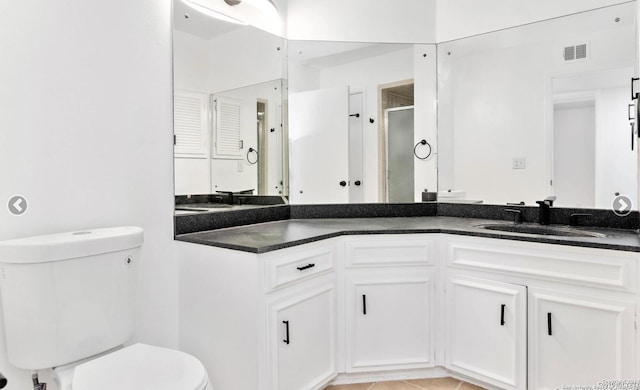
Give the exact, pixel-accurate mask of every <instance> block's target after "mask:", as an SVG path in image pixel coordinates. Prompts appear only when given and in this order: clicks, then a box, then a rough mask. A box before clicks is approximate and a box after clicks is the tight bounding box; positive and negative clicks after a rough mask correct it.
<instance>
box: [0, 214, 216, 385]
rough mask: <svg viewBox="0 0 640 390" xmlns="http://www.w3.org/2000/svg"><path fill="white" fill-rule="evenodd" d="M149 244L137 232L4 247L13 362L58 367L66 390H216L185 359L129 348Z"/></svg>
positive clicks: (47, 238)
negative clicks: (142, 262)
mask: <svg viewBox="0 0 640 390" xmlns="http://www.w3.org/2000/svg"><path fill="white" fill-rule="evenodd" d="M142 243H143V230H142V229H141V228H139V227H135V226H123V227H115V228H102V229H89V230H83V231H78V232H68V233H57V234H49V235H42V236H34V237H25V238H20V239H14V240H7V241H1V242H0V298H2V305H0V306H1V308H2V312H3V316H2V317H3V318H4V330H5V339H6V344H7V350H6V353H7V357H8V360H9V362H10V363H11V364H12V365H13V366H15V367H18V368H22V369H25V370H30V371H35V372H36V374H37V371H38V370H44V369H46V370H49V369H51V368H53V371H54V373H55V376H56V378H55V380H56V382H57V383H58V387H59V389H60V390H115V389H117V390H213V389H212V388H211V386H210V384H209V380H208V377H207V373H206V371H205V369H204V367H203V365H202V363H200V361H198V359H196V358H195V357H193V356H191V355H189V354H187V353H185V352H180V351H176V350H171V349H167V348H161V347H155V346H151V345H146V344H134V345H131V346H128V347H124V348H122V345H124V344H125V343H127V342H129V341H130V340H131V337H132V336H133V334H134V328H135V308H136V292H137V285H138V274H139V271H140V259H141V257H142V252H141V247H142ZM34 313H36V314H37V315H34ZM34 319H37V320H34Z"/></svg>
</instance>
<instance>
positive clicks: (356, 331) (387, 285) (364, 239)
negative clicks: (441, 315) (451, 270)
mask: <svg viewBox="0 0 640 390" xmlns="http://www.w3.org/2000/svg"><path fill="white" fill-rule="evenodd" d="M434 262H435V256H434V241H433V239H432V238H431V237H429V236H425V235H422V236H419V235H382V236H380V235H371V236H352V237H346V238H345V245H344V267H345V268H344V280H345V294H344V299H345V305H344V307H345V323H346V335H345V339H346V351H345V352H346V359H345V360H346V372H348V373H355V372H363V371H366V372H371V371H385V370H395V369H409V368H424V367H432V366H434V349H433V315H434V309H433V307H434V303H435V302H434V301H435V300H434V278H435V273H434V264H435V263H434Z"/></svg>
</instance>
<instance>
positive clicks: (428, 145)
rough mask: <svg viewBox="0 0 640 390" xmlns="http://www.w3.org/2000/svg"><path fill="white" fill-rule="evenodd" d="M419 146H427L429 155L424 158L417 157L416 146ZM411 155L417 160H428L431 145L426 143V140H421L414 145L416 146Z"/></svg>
mask: <svg viewBox="0 0 640 390" xmlns="http://www.w3.org/2000/svg"><path fill="white" fill-rule="evenodd" d="M420 145H427V147H429V153H427V155H426V156H425V157H420V156H418V146H420ZM413 154H414V155H415V156H416V158H418V159H419V160H426V159H428V158H429V156H431V144H429V143H428V142H427V140H426V139H423V140H421V141H420V142H418V143H417V144H416V146H414V147H413Z"/></svg>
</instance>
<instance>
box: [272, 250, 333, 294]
mask: <svg viewBox="0 0 640 390" xmlns="http://www.w3.org/2000/svg"><path fill="white" fill-rule="evenodd" d="M300 248H302V249H300ZM334 263H335V262H334V249H333V246H332V245H325V246H321V247H313V248H304V247H299V248H296V250H293V251H289V252H288V253H284V254H283V255H281V256H276V257H274V258H272V259H269V260H267V265H266V273H267V292H268V291H272V290H275V289H277V288H280V287H282V286H286V285H289V284H292V283H295V282H297V281H299V280H306V279H309V278H313V277H314V276H316V275H319V274H322V273H324V272H326V271H329V270H332V269H333V268H334Z"/></svg>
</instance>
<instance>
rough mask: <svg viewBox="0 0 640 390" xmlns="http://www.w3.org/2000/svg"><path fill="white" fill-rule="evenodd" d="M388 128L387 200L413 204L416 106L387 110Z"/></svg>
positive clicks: (386, 121) (386, 120)
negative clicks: (414, 109) (414, 117)
mask: <svg viewBox="0 0 640 390" xmlns="http://www.w3.org/2000/svg"><path fill="white" fill-rule="evenodd" d="M385 123H386V125H385V127H386V129H387V199H388V202H389V203H413V201H414V199H413V198H414V184H413V181H414V180H413V178H414V169H413V127H414V126H413V123H414V120H413V106H410V107H398V108H389V109H387V110H385Z"/></svg>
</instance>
